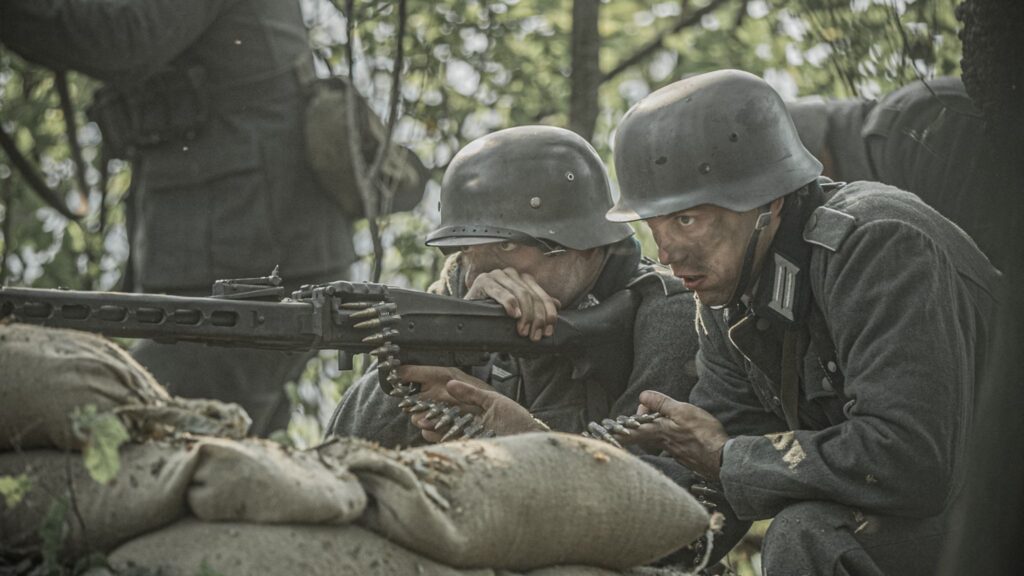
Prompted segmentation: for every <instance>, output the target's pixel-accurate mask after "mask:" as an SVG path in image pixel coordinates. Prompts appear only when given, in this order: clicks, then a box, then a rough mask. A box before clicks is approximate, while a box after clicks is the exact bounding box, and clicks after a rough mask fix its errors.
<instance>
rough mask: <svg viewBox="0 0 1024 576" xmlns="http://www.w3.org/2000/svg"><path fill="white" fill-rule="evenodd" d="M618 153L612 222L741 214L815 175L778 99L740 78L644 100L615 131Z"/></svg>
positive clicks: (684, 86)
mask: <svg viewBox="0 0 1024 576" xmlns="http://www.w3.org/2000/svg"><path fill="white" fill-rule="evenodd" d="M614 153H615V170H616V173H617V175H618V179H619V189H620V192H621V196H620V198H619V201H618V203H616V205H615V207H614V208H612V209H611V210H610V211H609V212H608V219H609V220H612V221H615V222H628V221H630V220H639V219H642V218H652V217H654V216H661V215H664V214H671V213H672V212H678V211H679V210H687V209H689V208H693V207H694V206H698V205H700V204H713V205H715V206H720V207H722V208H726V209H729V210H732V211H735V212H746V211H747V210H752V209H754V208H757V207H758V206H763V205H765V204H768V203H769V202H771V201H772V200H774V199H776V198H779V197H780V196H784V195H786V194H788V193H790V192H793V191H794V190H797V189H798V188H800V187H801V186H804V185H805V184H807V183H808V182H811V181H813V180H814V179H815V178H817V177H818V176H819V175H820V174H821V163H820V162H818V160H817V159H816V158H815V157H814V156H813V155H811V153H810V152H808V151H807V149H806V148H804V146H803V144H802V143H801V142H800V136H799V135H798V134H797V132H796V128H795V127H794V126H793V120H792V119H791V118H790V117H789V114H788V113H787V112H786V106H785V105H784V104H783V102H782V98H781V97H780V96H779V95H778V93H777V92H775V90H773V89H772V87H771V86H769V85H768V83H767V82H765V81H764V80H762V79H760V78H758V77H757V76H754V75H753V74H749V73H747V72H741V71H739V70H719V71H717V72H709V73H707V74H700V75H697V76H693V77H691V78H688V79H686V80H680V81H678V82H675V83H673V84H669V85H668V86H666V87H664V88H662V89H660V90H657V91H656V92H653V93H652V94H650V95H648V96H647V97H645V98H644V99H642V100H640V101H639V102H637V103H636V104H635V105H634V106H633V107H632V108H630V110H629V111H628V112H626V115H625V116H624V117H623V118H622V122H621V123H620V124H619V126H618V128H617V130H616V134H615V147H614Z"/></svg>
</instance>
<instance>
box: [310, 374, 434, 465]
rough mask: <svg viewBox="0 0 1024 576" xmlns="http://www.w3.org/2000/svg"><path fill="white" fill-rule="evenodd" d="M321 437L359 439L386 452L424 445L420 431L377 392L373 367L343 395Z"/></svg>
mask: <svg viewBox="0 0 1024 576" xmlns="http://www.w3.org/2000/svg"><path fill="white" fill-rule="evenodd" d="M325 436H326V437H330V436H351V437H355V438H363V439H364V440H372V441H374V442H377V443H379V444H380V445H381V446H384V447H387V448H399V447H407V446H419V445H422V444H425V443H426V441H425V440H424V439H423V436H422V435H421V434H420V429H419V428H417V427H416V426H414V425H413V423H412V420H411V419H410V418H409V415H408V414H406V413H404V412H402V410H401V408H399V407H398V399H397V398H392V397H391V396H388V395H387V394H385V393H384V391H383V390H381V388H380V386H379V385H378V381H377V367H376V364H374V365H373V366H372V367H371V368H370V370H369V371H367V372H366V374H363V376H362V377H361V378H360V379H359V380H358V381H356V382H355V383H354V384H352V386H350V387H349V389H348V390H346V391H345V395H344V396H342V398H341V402H339V403H338V407H337V408H335V409H334V415H333V416H331V421H330V423H328V425H327V432H326V434H325Z"/></svg>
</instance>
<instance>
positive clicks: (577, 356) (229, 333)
mask: <svg viewBox="0 0 1024 576" xmlns="http://www.w3.org/2000/svg"><path fill="white" fill-rule="evenodd" d="M638 300H639V296H638V295H636V294H635V293H634V292H633V291H631V290H628V289H627V290H623V291H622V292H619V293H618V294H615V295H613V296H611V297H609V298H608V299H606V300H605V301H604V302H602V303H601V304H599V305H597V306H594V307H591V308H588V309H585V310H575V311H566V312H564V313H562V314H561V315H559V317H558V321H557V323H556V325H555V327H554V333H553V334H552V335H551V336H545V337H543V338H542V339H541V340H540V341H537V342H534V341H531V340H530V339H529V338H525V337H523V336H520V335H519V334H518V333H517V332H516V321H515V320H514V319H512V318H509V317H508V315H506V314H505V311H504V309H503V308H502V307H501V306H499V305H498V304H496V303H493V302H485V301H467V300H461V299H458V298H453V297H448V296H439V295H435V294H429V293H425V292H418V291H414V290H406V289H402V288H396V287H392V286H386V285H383V284H371V283H365V282H364V283H357V282H345V281H338V282H329V283H326V284H314V285H304V286H302V287H300V288H299V289H298V290H296V291H294V292H292V293H291V295H290V296H289V297H285V293H284V288H283V287H282V281H281V278H280V276H278V274H277V270H276V269H275V270H274V272H273V273H272V274H271V275H270V276H265V277H261V278H240V279H233V280H218V281H217V282H215V283H214V285H213V294H212V296H210V297H203V298H195V297H184V296H167V295H155V294H127V293H118V292H86V291H75V290H52V289H34V288H0V319H9V320H14V321H17V322H24V323H30V324H39V325H43V326H49V327H56V328H73V329H77V330H85V331H89V332H98V333H101V334H104V335H106V336H112V337H124V338H150V339H153V340H156V341H159V342H177V341H183V342H201V343H206V344H210V345H218V346H240V347H249V348H265V349H273V350H302V351H305V350H338V351H339V352H341V353H343V354H341V357H342V358H351V356H350V355H352V354H360V353H369V354H371V355H372V356H373V357H375V358H376V359H377V369H378V376H379V381H380V385H381V388H382V389H383V390H384V392H386V393H388V394H390V395H392V396H397V397H401V398H403V399H404V400H405V402H403V406H402V407H403V408H406V409H412V410H411V411H418V410H420V409H421V408H423V403H422V402H412V403H410V402H411V400H410V398H409V397H410V396H412V395H414V394H416V392H418V389H417V387H416V386H415V385H410V384H403V383H402V382H400V380H399V378H398V375H397V373H396V370H397V368H398V366H400V365H401V364H418V365H429V366H459V367H465V366H476V365H482V364H485V363H486V362H487V361H488V359H489V357H490V355H491V354H492V353H496V352H505V353H509V354H512V355H515V356H522V357H532V356H540V355H549V354H558V355H564V356H566V357H568V358H570V359H571V360H572V362H573V367H574V372H573V377H574V378H588V379H593V380H595V381H598V382H600V383H602V384H605V385H612V386H614V385H617V384H619V383H621V382H625V381H626V379H627V378H628V376H629V370H630V369H631V366H632V350H633V345H632V335H633V319H634V316H635V315H636V308H637V304H638ZM346 367H348V368H351V365H349V366H343V368H346ZM434 408H437V406H434V405H431V406H428V407H427V408H426V409H428V410H429V409H434ZM449 408H452V407H448V406H444V407H442V409H449ZM446 415H450V414H446ZM464 416H468V415H464ZM464 420H465V422H464V424H463V427H465V426H466V425H467V424H468V423H469V421H470V420H471V418H467V419H464Z"/></svg>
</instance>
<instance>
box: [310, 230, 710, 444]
mask: <svg viewBox="0 0 1024 576" xmlns="http://www.w3.org/2000/svg"><path fill="white" fill-rule="evenodd" d="M457 263H458V261H457V259H454V258H453V259H450V260H449V265H448V266H446V270H445V272H444V273H442V278H441V280H440V281H439V282H438V283H436V284H435V285H434V287H433V288H432V289H433V290H434V291H438V292H442V293H448V294H452V293H454V294H460V293H461V290H462V288H461V287H462V286H463V282H462V276H461V273H460V270H459V267H458V265H457ZM627 286H631V287H632V289H634V290H636V291H638V292H639V294H640V296H641V301H640V305H639V307H638V309H637V313H636V318H635V323H634V330H633V338H632V340H633V350H632V366H631V368H630V370H629V371H628V372H624V373H628V374H629V376H628V378H627V379H626V380H625V381H622V382H615V383H612V385H611V386H608V385H602V384H599V383H597V382H592V381H587V380H586V379H577V378H573V377H572V371H573V365H572V361H571V360H570V359H568V358H566V357H561V356H549V357H539V358H517V357H514V356H509V355H499V354H495V355H493V357H492V358H491V362H490V363H489V364H488V365H486V366H482V367H477V368H475V369H474V370H473V371H472V373H473V375H474V376H476V377H478V378H480V379H482V380H484V381H486V382H488V383H489V384H491V385H492V386H494V387H495V388H496V389H497V390H498V391H499V392H501V393H502V394H504V395H506V396H508V397H510V398H513V399H514V400H516V401H517V402H518V403H519V404H521V405H522V406H524V407H525V408H526V409H528V410H529V411H530V412H531V413H533V414H534V416H536V417H537V418H539V419H541V420H543V421H544V422H545V423H546V424H547V425H548V426H550V427H551V428H552V429H553V430H557V431H560V432H568V433H579V432H582V431H584V430H585V429H586V425H587V423H588V422H591V421H600V420H601V419H603V418H608V417H612V418H614V417H615V416H617V415H619V414H633V413H635V412H636V407H637V405H638V403H639V396H640V393H641V392H643V391H644V390H648V389H651V390H658V391H661V392H664V393H665V394H668V395H670V396H672V397H674V398H678V399H686V398H687V397H688V396H689V393H690V390H691V389H692V388H693V386H694V384H695V383H696V380H697V371H696V363H695V356H696V352H697V335H696V333H695V332H694V331H693V330H692V329H687V328H680V322H683V323H684V324H683V325H684V326H687V327H688V326H689V325H690V324H689V322H690V319H691V318H693V317H694V315H695V302H694V298H693V294H692V293H691V292H688V291H686V290H685V289H683V288H682V284H681V283H680V282H679V281H678V280H677V279H675V278H673V277H671V276H666V275H664V274H661V273H659V272H656V271H655V270H654V268H653V267H652V266H651V265H650V264H649V263H644V262H641V260H640V253H639V246H638V245H637V243H636V241H635V240H634V239H632V238H627V239H626V240H624V241H622V242H620V243H618V244H616V245H614V246H613V247H612V255H611V256H610V257H609V258H608V259H607V261H606V263H605V268H604V270H603V271H602V273H601V276H600V278H599V279H598V282H597V285H596V286H595V288H594V290H592V292H591V293H590V294H589V295H587V296H586V297H585V298H583V299H582V302H581V303H577V305H578V306H586V305H593V303H595V302H599V301H600V300H602V299H604V298H606V297H608V296H611V295H612V294H614V293H615V292H618V291H619V290H622V289H625V288H626V287H627ZM397 404H398V401H397V400H395V399H394V398H391V397H389V396H387V395H385V394H384V393H383V392H381V390H380V386H378V384H377V373H376V370H370V371H369V372H367V374H366V375H364V376H363V377H362V378H361V379H360V380H359V381H358V382H357V383H355V384H353V386H352V387H351V388H350V389H349V390H348V391H347V392H346V393H345V395H344V397H343V398H342V400H341V402H340V404H339V405H338V407H337V409H336V410H335V412H334V415H333V417H332V418H331V422H330V424H329V425H328V428H327V434H328V435H338V436H357V437H361V438H366V439H370V440H375V441H377V442H380V443H381V444H382V445H385V446H411V445H417V444H422V443H423V440H422V437H421V436H420V432H419V429H418V428H416V427H415V426H413V425H412V424H411V423H410V421H409V416H408V415H407V414H404V413H403V412H402V411H401V410H399V409H398V406H397Z"/></svg>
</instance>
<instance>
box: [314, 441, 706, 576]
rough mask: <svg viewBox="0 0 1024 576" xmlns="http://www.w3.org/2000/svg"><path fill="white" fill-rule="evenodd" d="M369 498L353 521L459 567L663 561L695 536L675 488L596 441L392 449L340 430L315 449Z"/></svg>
mask: <svg viewBox="0 0 1024 576" xmlns="http://www.w3.org/2000/svg"><path fill="white" fill-rule="evenodd" d="M321 453H322V455H323V456H324V457H325V458H336V459H338V460H339V461H341V462H344V463H345V464H346V465H347V466H348V467H349V468H350V469H351V470H352V472H353V473H355V474H356V475H357V476H358V477H359V479H360V481H361V482H362V484H363V488H364V489H365V490H366V492H367V494H368V495H369V496H370V504H369V505H368V506H367V509H366V512H365V513H364V515H363V518H362V519H361V520H360V522H361V523H362V524H363V525H364V526H367V527H369V528H370V529H372V530H374V531H375V532H378V533H379V534H381V535H383V536H385V537H387V538H389V539H392V540H394V541H395V542H398V543H399V544H401V545H403V546H405V547H406V548H409V549H411V550H414V551H416V552H419V553H421V554H423V555H425V556H428V557H430V558H433V559H435V560H437V561H439V562H443V563H446V564H448V565H451V566H456V567H462V568H476V567H492V568H503V569H510V570H529V569H532V568H538V567H543V566H552V565H562V564H582V565H589V566H599V567H605V568H611V569H624V568H628V567H631V566H638V565H642V564H646V563H649V562H651V561H654V560H656V559H658V558H661V557H663V556H665V555H667V554H669V553H670V552H672V551H674V550H676V549H678V548H680V547H682V546H684V545H686V544H689V543H690V542H692V541H693V540H695V539H696V538H697V537H699V536H701V535H703V534H704V532H705V530H706V529H707V526H708V515H707V512H706V511H705V510H704V508H703V507H702V506H701V505H700V504H699V503H698V502H697V501H696V500H695V499H694V498H693V497H692V496H690V494H689V493H688V492H687V491H686V490H684V489H683V488H681V487H679V486H677V485H676V484H674V483H673V482H672V481H671V480H669V479H668V478H667V477H666V476H664V475H663V474H662V473H660V472H658V471H657V470H655V469H654V468H652V467H650V466H648V465H647V464H645V463H643V462H641V461H640V460H639V459H637V458H635V457H633V456H632V455H630V454H629V453H627V452H625V451H623V450H620V449H617V448H614V447H612V446H609V445H607V444H604V443H602V442H598V441H596V440H592V439H588V438H583V437H581V436H573V435H568V434H559V433H536V434H523V435H517V436H508V437H503V438H496V439H491V440H469V441H462V442H451V443H446V444H441V445H436V446H428V447H423V448H417V449H411V450H405V451H400V452H391V451H386V450H382V449H373V448H369V447H367V445H366V444H365V443H361V442H357V441H354V440H348V439H341V440H337V441H335V442H332V443H329V444H327V445H325V446H323V447H322V448H321Z"/></svg>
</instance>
